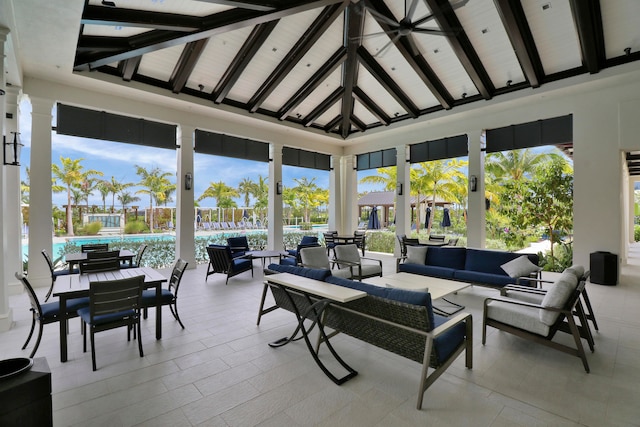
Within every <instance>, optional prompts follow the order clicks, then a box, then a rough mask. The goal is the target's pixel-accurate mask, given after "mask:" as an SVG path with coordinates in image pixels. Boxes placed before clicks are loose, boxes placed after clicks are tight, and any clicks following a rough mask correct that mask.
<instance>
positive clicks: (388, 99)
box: [358, 66, 406, 117]
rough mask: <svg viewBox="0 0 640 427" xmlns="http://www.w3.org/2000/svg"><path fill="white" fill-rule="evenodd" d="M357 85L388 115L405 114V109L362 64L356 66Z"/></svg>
mask: <svg viewBox="0 0 640 427" xmlns="http://www.w3.org/2000/svg"><path fill="white" fill-rule="evenodd" d="M358 87H360V89H362V90H363V91H364V93H366V94H367V95H368V96H369V98H371V100H372V101H373V102H375V103H376V104H377V105H378V107H380V108H381V109H382V110H383V111H384V112H385V113H387V115H388V116H389V117H395V116H401V115H404V114H406V111H405V109H404V108H403V107H402V106H401V105H400V104H399V103H398V101H396V100H395V98H394V97H393V96H392V95H391V94H390V93H389V92H387V90H386V89H385V88H384V87H383V86H382V85H381V84H380V83H379V82H378V80H376V78H375V77H374V76H372V75H371V73H369V71H367V70H366V69H365V68H364V67H363V66H359V67H358Z"/></svg>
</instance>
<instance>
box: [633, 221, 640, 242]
mask: <svg viewBox="0 0 640 427" xmlns="http://www.w3.org/2000/svg"><path fill="white" fill-rule="evenodd" d="M633 240H634V241H636V242H640V225H634V226H633Z"/></svg>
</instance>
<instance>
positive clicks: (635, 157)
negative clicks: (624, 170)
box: [627, 153, 640, 160]
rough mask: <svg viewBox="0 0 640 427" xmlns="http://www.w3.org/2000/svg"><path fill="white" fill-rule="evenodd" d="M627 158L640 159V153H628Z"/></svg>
mask: <svg viewBox="0 0 640 427" xmlns="http://www.w3.org/2000/svg"><path fill="white" fill-rule="evenodd" d="M627 160H640V154H631V153H627Z"/></svg>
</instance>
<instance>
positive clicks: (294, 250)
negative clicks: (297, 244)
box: [287, 249, 298, 256]
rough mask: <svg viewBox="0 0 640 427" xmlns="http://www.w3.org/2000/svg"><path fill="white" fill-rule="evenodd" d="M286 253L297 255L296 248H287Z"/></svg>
mask: <svg viewBox="0 0 640 427" xmlns="http://www.w3.org/2000/svg"><path fill="white" fill-rule="evenodd" d="M287 253H288V254H289V255H293V256H298V250H297V249H287Z"/></svg>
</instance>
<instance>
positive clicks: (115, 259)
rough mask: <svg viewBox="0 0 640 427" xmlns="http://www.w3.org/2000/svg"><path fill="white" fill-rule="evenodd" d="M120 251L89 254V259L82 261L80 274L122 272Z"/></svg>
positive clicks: (79, 264)
mask: <svg viewBox="0 0 640 427" xmlns="http://www.w3.org/2000/svg"><path fill="white" fill-rule="evenodd" d="M119 257H120V251H104V252H97V251H96V252H88V253H87V259H86V260H83V261H80V262H79V263H78V266H79V267H80V274H87V273H98V272H101V271H113V270H120V258H119Z"/></svg>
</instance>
